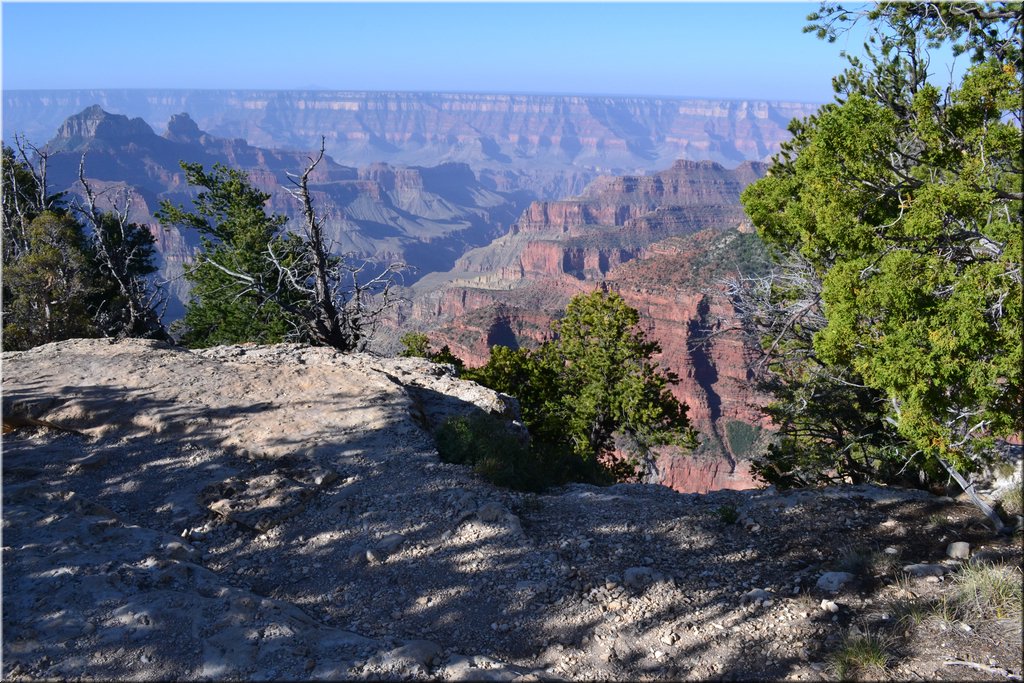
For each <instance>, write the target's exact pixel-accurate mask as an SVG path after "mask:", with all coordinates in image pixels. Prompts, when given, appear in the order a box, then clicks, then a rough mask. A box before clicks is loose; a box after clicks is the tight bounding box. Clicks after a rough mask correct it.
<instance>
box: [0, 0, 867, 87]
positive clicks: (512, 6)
mask: <svg viewBox="0 0 1024 683" xmlns="http://www.w3.org/2000/svg"><path fill="white" fill-rule="evenodd" d="M816 8H817V3H804V2H793V3H731V2H725V3H650V4H640V3H621V4H620V3H593V4H592V3H566V4H554V3H451V4H436V3H411V4H406V3H388V2H377V3H305V4H297V3H241V2H239V3H216V4H215V3H166V4H165V3H27V2H26V3H21V2H4V3H3V6H2V21H3V70H2V75H3V88H4V89H23V88H244V89H247V88H268V89H295V88H311V87H315V88H325V89H353V90H433V91H454V92H509V93H574V94H609V95H660V96H681V97H685V96H690V97H721V98H735V99H740V98H752V99H775V100H795V101H801V102H825V101H828V100H830V99H831V97H832V90H831V76H832V75H834V74H836V73H838V72H839V71H840V70H841V69H842V67H843V62H842V61H841V60H840V58H839V56H838V53H839V50H840V49H841V47H842V46H841V45H838V44H837V45H828V44H827V43H825V42H823V41H820V40H818V39H816V38H815V37H814V36H813V35H811V34H803V33H802V32H801V28H802V27H803V25H804V23H805V22H804V17H805V16H806V15H807V14H808V13H809V12H811V11H814V10H815V9H816ZM848 47H854V46H848Z"/></svg>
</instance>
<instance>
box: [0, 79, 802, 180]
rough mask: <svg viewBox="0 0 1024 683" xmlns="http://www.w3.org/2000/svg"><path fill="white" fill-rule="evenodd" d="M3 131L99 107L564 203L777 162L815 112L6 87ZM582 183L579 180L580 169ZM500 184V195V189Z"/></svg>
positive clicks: (580, 101) (615, 101) (556, 100)
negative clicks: (583, 195)
mask: <svg viewBox="0 0 1024 683" xmlns="http://www.w3.org/2000/svg"><path fill="white" fill-rule="evenodd" d="M3 96H4V104H3V108H4V118H3V135H4V139H5V140H9V139H10V136H11V135H12V134H14V133H24V134H26V135H28V136H29V138H30V139H32V140H35V141H39V140H45V139H46V138H47V137H48V136H49V135H50V134H51V133H52V131H53V130H54V129H56V128H57V126H59V125H60V124H61V122H62V121H63V120H64V119H65V118H66V117H68V116H71V115H72V114H74V113H75V112H78V111H80V110H81V109H83V108H85V107H87V106H90V105H93V104H99V105H100V106H102V107H103V108H104V109H105V110H106V111H110V112H115V113H119V114H124V115H127V116H131V117H141V118H142V119H144V120H145V121H146V122H148V123H149V125H150V126H153V127H155V128H159V127H161V126H163V125H164V124H165V122H166V121H167V120H168V119H169V118H170V117H171V116H172V115H174V114H177V113H178V112H182V111H187V112H189V114H190V115H191V116H192V118H193V119H194V120H195V121H196V122H197V123H198V125H199V127H200V128H202V129H203V130H205V131H209V132H210V133H211V134H213V135H215V136H218V137H221V138H226V139H235V138H242V139H245V140H247V141H248V142H249V143H250V144H252V145H256V146H258V147H263V148H268V149H270V148H287V149H295V150H311V149H315V148H316V147H318V146H319V143H320V138H321V136H325V137H326V142H327V150H328V153H329V154H331V156H332V157H333V158H335V159H336V160H337V161H339V162H340V163H343V164H348V165H352V166H362V165H366V164H368V163H373V162H378V161H386V162H389V163H391V164H398V165H424V166H435V165H437V164H439V163H443V162H446V161H456V162H463V163H467V164H469V165H470V166H471V167H472V168H473V169H474V170H477V171H478V172H479V171H481V170H483V169H487V170H488V173H487V174H485V175H484V176H482V177H483V178H485V179H487V180H489V181H490V182H493V183H495V185H493V186H492V189H504V190H511V189H524V188H525V189H530V190H531V191H533V192H534V193H535V194H536V195H537V196H540V197H547V198H558V197H563V196H569V195H571V194H575V193H576V192H578V190H579V188H580V187H581V186H582V185H583V184H585V183H586V182H587V181H589V180H592V179H593V178H594V177H595V176H596V175H598V174H601V173H614V174H624V173H634V174H635V173H642V172H648V171H655V170H658V169H663V168H666V167H668V166H670V165H671V164H672V163H673V162H674V161H675V160H677V159H681V158H683V159H709V160H714V161H718V162H720V163H723V164H725V165H727V166H730V167H732V166H736V165H737V164H740V163H742V162H743V161H746V160H767V159H768V158H769V157H770V156H771V155H773V154H775V153H776V152H778V150H779V145H780V144H781V142H783V141H784V140H787V139H789V137H790V136H789V133H788V131H787V126H788V124H789V121H790V120H791V119H793V118H802V117H805V116H808V115H810V114H812V113H813V112H814V111H816V109H817V105H812V104H803V103H791V102H770V101H752V100H710V99H685V98H679V99H674V98H651V97H607V96H563V95H502V94H465V93H411V92H353V91H256V90H50V91H45V90H8V91H4V95H3ZM581 171H582V172H583V174H584V175H582V176H581V175H579V173H580V172H581ZM499 183H500V184H501V185H502V186H501V187H499V185H498V184H499Z"/></svg>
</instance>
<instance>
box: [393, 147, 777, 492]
mask: <svg viewBox="0 0 1024 683" xmlns="http://www.w3.org/2000/svg"><path fill="white" fill-rule="evenodd" d="M763 172H764V167H763V165H760V164H753V165H752V164H744V165H743V166H742V167H740V168H739V169H734V170H728V169H725V168H724V167H722V166H720V165H718V164H714V163H710V162H708V163H694V162H680V163H677V164H674V165H673V166H672V167H671V168H670V169H668V170H666V171H662V172H659V173H657V174H653V175H652V176H644V177H625V178H609V179H601V180H598V181H595V182H594V183H592V184H591V185H590V186H589V187H588V188H587V189H586V190H585V191H584V192H583V193H582V194H581V195H580V196H578V197H576V198H573V199H566V200H560V201H553V202H552V201H543V202H534V203H533V204H531V205H530V206H529V207H528V208H527V209H526V210H525V211H524V212H523V214H522V216H521V217H520V219H519V221H517V222H516V223H515V224H514V225H513V226H512V228H511V230H510V231H509V233H508V234H507V235H505V236H503V237H502V238H500V239H498V240H495V242H493V243H492V244H491V245H488V246H486V247H481V248H479V249H475V250H472V251H470V252H468V253H467V254H466V255H465V256H463V257H462V258H460V259H459V260H458V261H457V262H456V266H455V268H454V269H453V270H452V271H451V272H449V273H447V274H446V275H445V277H437V276H435V277H431V278H424V280H422V281H421V282H420V283H419V284H418V285H417V286H416V287H415V288H414V289H415V291H416V295H415V297H414V301H413V304H412V307H411V309H410V310H409V311H408V314H407V315H408V320H407V321H406V322H407V323H409V324H412V325H415V326H419V327H420V328H422V329H426V330H428V331H429V332H428V336H430V337H431V338H432V340H433V341H434V343H435V345H436V346H440V345H442V344H447V345H448V346H449V347H450V348H451V350H452V351H453V352H454V353H455V354H456V355H457V356H459V357H460V358H462V359H463V360H465V361H466V362H467V364H468V365H470V366H476V365H482V364H483V363H485V362H486V361H487V358H488V356H489V348H490V346H492V345H494V344H503V345H505V346H511V347H517V346H527V347H532V346H536V345H537V344H539V343H541V342H542V341H544V340H545V339H548V338H550V336H551V331H550V325H551V321H552V320H554V319H555V318H556V317H558V316H559V315H560V314H561V312H562V311H563V310H564V308H565V305H566V303H567V302H568V301H569V299H571V298H572V296H574V295H576V294H579V293H583V292H588V291H592V290H593V289H594V288H595V287H598V286H603V287H605V288H607V289H609V290H612V291H616V292H618V293H619V294H620V295H621V296H622V297H623V298H624V299H625V300H626V302H627V303H629V305H630V306H632V307H633V308H635V309H637V311H638V312H639V313H640V316H641V327H642V329H643V331H644V332H645V333H646V335H647V336H648V337H649V338H651V339H653V340H656V341H657V342H658V343H659V344H660V345H661V349H662V351H661V354H660V356H659V357H658V361H659V363H660V364H661V365H662V367H664V368H665V369H667V370H669V371H671V372H673V373H675V374H676V375H678V378H679V381H678V383H677V384H675V385H674V386H673V387H672V392H673V394H674V395H675V396H676V397H677V398H678V399H679V400H680V401H682V402H683V403H685V404H686V405H687V406H689V417H690V419H691V421H692V422H693V423H694V425H695V426H696V427H697V428H698V429H699V430H700V431H701V434H702V441H703V442H704V443H703V446H702V447H701V449H700V451H699V455H698V456H697V457H690V456H678V455H673V454H671V453H665V454H663V455H661V456H660V457H659V460H658V470H659V474H658V477H659V480H660V481H661V482H662V483H666V484H668V485H671V486H672V487H673V488H676V489H678V490H681V491H705V490H710V489H717V488H748V487H751V486H754V485H755V483H756V482H754V480H753V477H752V475H751V473H750V470H749V465H748V464H747V462H746V460H745V457H746V456H747V455H748V452H747V449H748V447H749V443H746V442H743V441H742V440H739V439H737V437H736V434H737V433H746V434H748V435H751V434H752V435H754V437H757V436H759V435H760V434H761V433H762V432H763V431H764V430H765V429H767V428H770V425H769V424H768V423H767V421H766V420H765V418H764V417H763V415H762V414H761V412H760V410H759V408H760V406H761V405H763V403H764V400H765V399H764V397H763V396H760V395H759V394H758V393H757V392H756V391H755V389H754V387H753V381H752V380H753V377H752V373H751V371H750V370H749V364H750V361H751V359H752V349H750V347H749V346H748V344H749V342H748V341H747V340H745V339H744V338H743V337H742V335H740V334H739V333H738V332H735V331H730V327H732V326H733V325H734V324H735V322H736V320H735V312H734V310H733V308H732V305H731V303H730V302H729V301H728V300H727V299H726V298H725V297H724V296H723V295H722V294H721V292H720V288H719V287H718V286H717V284H716V281H717V279H718V278H720V277H724V276H727V275H729V274H730V273H733V272H736V270H738V269H744V270H745V269H746V268H747V267H748V266H749V265H750V264H748V263H745V262H740V260H742V258H743V257H742V254H743V253H744V250H743V249H740V248H739V247H740V246H745V247H749V246H750V242H751V241H752V240H753V241H756V239H757V238H756V236H755V235H753V234H751V230H750V226H749V223H748V222H747V221H746V219H745V217H744V215H743V211H742V207H741V206H740V204H739V194H740V192H741V191H742V189H743V188H744V187H745V186H746V184H747V183H749V182H750V181H751V180H753V179H754V178H756V177H757V176H758V175H760V174H762V173H763ZM666 236H667V237H666Z"/></svg>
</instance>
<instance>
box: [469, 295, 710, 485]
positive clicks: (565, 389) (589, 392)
mask: <svg viewBox="0 0 1024 683" xmlns="http://www.w3.org/2000/svg"><path fill="white" fill-rule="evenodd" d="M638 322H639V314H638V313H637V312H636V310H634V309H633V308H630V306H629V305H628V304H626V302H625V301H624V300H623V299H622V297H620V296H619V295H618V294H615V293H609V292H605V291H601V290H598V291H595V292H593V293H591V294H587V295H578V296H576V297H574V298H573V299H572V301H570V302H569V305H568V307H567V308H566V311H565V315H564V316H563V317H562V318H561V319H560V320H558V321H556V322H555V323H554V325H553V329H554V332H555V335H556V336H555V338H554V339H553V340H551V341H548V342H546V343H544V344H543V345H541V347H540V348H538V349H537V350H535V351H529V350H526V349H516V350H512V349H508V348H505V347H501V346H496V347H494V348H492V349H491V357H490V360H489V361H488V363H487V364H486V365H485V366H483V367H482V368H477V369H473V370H467V371H466V372H465V373H464V375H463V376H464V377H466V378H467V379H472V380H474V381H477V382H479V383H481V384H483V385H485V386H488V387H491V388H492V389H495V390H497V391H501V392H504V393H508V394H511V395H513V396H516V398H518V399H519V402H520V406H521V408H522V414H523V421H524V423H525V424H526V426H527V427H528V428H529V430H530V433H531V434H532V435H533V436H534V438H535V440H536V441H538V442H539V443H540V444H542V445H543V447H544V448H546V449H547V453H546V457H547V458H549V459H551V458H556V459H561V460H562V461H563V462H564V461H565V458H566V457H569V458H570V459H571V460H572V461H574V462H575V463H576V465H575V466H574V467H575V469H576V470H577V473H576V475H571V474H570V475H569V476H579V475H581V474H585V473H586V472H590V474H591V475H594V474H595V473H596V472H598V471H599V470H601V468H603V467H607V466H608V464H609V463H608V462H602V461H605V460H606V458H604V457H603V456H607V455H610V454H611V453H613V452H614V451H615V450H616V448H617V447H621V446H626V447H627V448H628V450H629V451H630V452H629V455H630V456H631V457H632V458H633V461H634V463H633V464H632V465H628V466H623V465H624V464H623V463H620V465H619V467H618V469H617V470H616V471H615V472H613V473H612V475H613V476H615V477H620V478H631V477H635V476H636V475H637V474H639V473H638V472H637V471H636V470H635V466H636V465H650V464H651V462H652V451H651V449H652V448H653V447H655V446H659V445H676V446H680V447H686V448H692V447H693V446H695V445H696V434H695V432H694V431H693V430H692V429H691V427H690V423H689V420H688V419H687V417H686V410H687V409H686V406H684V405H682V404H680V403H679V402H678V401H677V400H676V399H675V397H674V396H672V394H671V392H670V391H669V390H668V385H669V383H670V382H672V381H673V380H674V377H673V376H672V375H671V374H667V373H664V372H663V371H661V370H660V369H659V368H658V366H657V365H656V364H655V363H654V361H653V360H652V359H653V356H654V355H655V354H657V353H658V352H659V351H660V348H659V346H658V344H657V343H656V342H651V341H648V340H646V339H645V337H644V335H643V333H642V332H641V331H640V330H638V329H637V323H638ZM562 470H563V471H562V473H561V474H560V475H558V476H565V468H564V467H563V468H562ZM606 474H607V473H606Z"/></svg>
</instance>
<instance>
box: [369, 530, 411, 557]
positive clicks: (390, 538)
mask: <svg viewBox="0 0 1024 683" xmlns="http://www.w3.org/2000/svg"><path fill="white" fill-rule="evenodd" d="M404 542H405V536H403V535H402V534H388V535H387V536H385V537H384V538H382V539H380V542H379V543H377V546H376V548H377V549H378V550H380V551H382V552H383V553H384V554H386V555H390V554H391V553H393V552H395V550H397V549H398V546H400V545H402V543H404Z"/></svg>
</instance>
